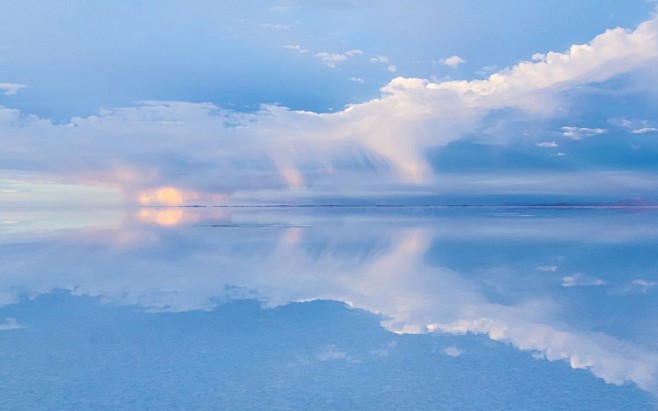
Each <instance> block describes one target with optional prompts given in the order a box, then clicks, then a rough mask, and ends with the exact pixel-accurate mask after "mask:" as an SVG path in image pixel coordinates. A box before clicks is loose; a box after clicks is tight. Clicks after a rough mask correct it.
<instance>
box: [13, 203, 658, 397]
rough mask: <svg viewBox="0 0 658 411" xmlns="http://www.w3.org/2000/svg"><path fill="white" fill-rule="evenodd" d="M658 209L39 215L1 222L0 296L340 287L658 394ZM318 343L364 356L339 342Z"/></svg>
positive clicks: (400, 328) (290, 298)
mask: <svg viewBox="0 0 658 411" xmlns="http://www.w3.org/2000/svg"><path fill="white" fill-rule="evenodd" d="M517 214H519V215H523V218H521V217H519V215H517ZM9 217H11V216H9ZM9 217H7V218H9ZM14 217H15V216H14ZM14 217H11V219H12V221H14V219H15V218H14ZM3 220H4V217H3ZM23 220H25V219H23ZM21 221H22V220H21V219H20V218H19V219H17V224H18V225H20V224H21ZM32 221H37V219H33V220H32ZM656 223H658V215H656V214H655V213H654V212H648V213H646V214H642V215H637V214H628V213H626V214H624V213H620V212H617V211H615V212H611V211H604V210H597V211H592V210H590V211H582V210H581V211H573V212H568V211H564V210H559V211H555V210H523V211H522V212H521V213H515V212H512V213H508V212H505V213H501V212H499V210H489V209H477V210H456V209H441V208H401V209H374V208H354V209H319V208H313V209H299V208H292V209H281V208H279V209H277V208H247V209H241V208H197V209H190V208H144V209H135V210H129V211H128V212H127V213H126V215H125V216H124V217H123V219H122V220H120V222H118V223H117V222H116V221H115V223H114V224H101V223H100V222H99V223H98V224H96V225H95V226H94V225H92V226H89V227H80V226H75V228H73V229H65V228H62V227H57V226H52V225H49V226H47V227H43V228H40V227H38V226H34V225H33V226H31V227H30V228H31V231H29V233H30V235H29V236H27V237H26V236H25V235H24V236H23V237H22V239H21V241H12V238H13V237H11V236H12V235H13V232H11V233H6V232H0V236H1V237H2V238H0V240H1V244H2V246H1V247H0V252H1V253H2V256H1V259H0V261H1V262H0V270H1V271H2V272H3V273H4V275H3V276H2V277H0V303H2V304H3V305H5V306H9V305H12V304H17V303H19V302H20V301H22V299H23V298H25V297H29V298H35V297H36V296H38V295H41V294H44V293H50V292H52V291H53V290H57V289H65V290H69V291H70V293H71V294H73V295H87V296H94V297H99V298H101V300H102V301H104V302H107V303H110V304H113V305H115V304H118V305H132V306H139V307H143V308H145V309H147V310H148V311H152V312H186V311H195V310H206V311H208V310H212V309H214V307H216V306H217V305H218V304H220V303H221V302H223V301H228V300H235V299H257V300H259V301H261V303H262V304H263V305H264V306H265V307H279V306H285V305H288V304H290V303H292V302H303V301H313V300H332V301H339V302H343V303H346V304H347V305H349V306H350V307H354V308H358V309H362V310H366V311H368V312H371V313H375V314H377V315H379V316H380V317H381V325H382V326H383V327H385V329H387V330H388V331H391V332H393V333H396V334H422V333H428V332H431V333H448V334H466V333H472V334H484V335H487V336H488V337H489V338H490V339H492V340H496V341H502V342H506V343H509V344H511V345H512V346H514V347H516V348H518V349H519V350H522V351H530V352H532V353H533V355H534V356H535V357H537V358H546V359H548V360H551V361H553V360H564V361H566V362H568V364H569V365H570V366H571V367H572V368H575V369H588V370H590V371H591V372H592V373H593V374H594V375H595V376H597V377H599V378H601V379H603V380H605V381H606V382H607V383H611V384H624V383H629V382H630V383H634V384H636V385H637V386H638V387H640V388H641V389H642V390H645V391H647V392H650V393H652V394H653V395H658V350H657V349H656V346H655V343H651V341H655V340H656V337H658V324H656V323H655V320H651V318H656V316H655V314H656V309H655V307H656V299H657V297H656V294H655V287H650V286H648V285H647V284H654V283H655V282H656V280H657V278H656V273H658V259H655V257H654V258H652V256H655V255H658V253H653V252H655V251H658V250H657V248H658V246H655V245H654V244H655V243H656V241H655V240H656V239H657V238H658V224H656ZM13 225H16V224H13ZM13 225H12V226H13ZM574 227H576V228H577V230H574ZM611 254H613V255H614V261H615V263H614V264H612V263H610V262H609V261H607V260H606V258H610V255H611ZM606 256H608V257H606ZM584 270H586V271H584ZM565 279H571V280H569V281H567V280H565ZM592 279H596V281H595V282H594V280H592ZM640 281H642V282H641V283H640ZM565 282H568V284H567V285H565ZM638 284H640V286H642V285H644V286H642V287H640V286H638ZM576 285H580V287H575V286H576ZM588 285H596V287H589V286H588ZM638 288H642V289H641V290H639V291H638V290H637V289H638ZM592 293H596V294H595V295H594V294H592ZM593 295H594V296H595V298H594V297H593ZM600 305H604V306H606V307H607V308H606V309H599V306H600ZM652 313H653V314H654V315H653V317H649V318H647V315H650V314H652ZM10 320H11V321H8V320H6V321H5V323H4V324H0V325H2V326H3V327H5V329H9V327H10V326H12V324H13V325H15V326H16V327H18V326H19V324H22V323H21V319H20V318H18V319H17V320H16V319H13V318H11V319H10ZM381 352H383V351H381ZM444 354H445V355H447V356H450V357H454V358H457V357H460V356H461V355H462V350H461V349H460V348H459V347H457V346H454V345H451V346H448V347H444ZM309 358H316V359H321V360H322V359H324V360H330V359H331V360H337V359H338V360H340V359H342V360H346V359H350V361H356V357H354V356H352V355H351V354H349V353H347V352H345V351H342V350H341V349H340V347H336V346H331V345H329V346H327V347H326V349H325V350H323V351H321V352H319V353H316V354H315V357H312V356H311V357H309Z"/></svg>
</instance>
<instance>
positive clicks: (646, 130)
mask: <svg viewBox="0 0 658 411" xmlns="http://www.w3.org/2000/svg"><path fill="white" fill-rule="evenodd" d="M657 131H658V128H655V127H642V128H636V129H634V130H631V133H633V134H646V133H655V132H657Z"/></svg>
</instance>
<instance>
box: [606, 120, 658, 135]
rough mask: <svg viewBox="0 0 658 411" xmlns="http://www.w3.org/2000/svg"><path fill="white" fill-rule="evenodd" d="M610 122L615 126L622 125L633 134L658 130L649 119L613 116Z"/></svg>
mask: <svg viewBox="0 0 658 411" xmlns="http://www.w3.org/2000/svg"><path fill="white" fill-rule="evenodd" d="M608 122H609V123H610V124H612V125H614V126H618V127H622V128H624V129H626V130H627V131H628V132H630V133H632V134H646V133H654V132H657V131H658V128H656V127H652V126H651V125H650V124H649V122H648V121H647V120H631V119H627V118H613V119H610V120H608Z"/></svg>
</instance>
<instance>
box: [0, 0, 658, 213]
mask: <svg viewBox="0 0 658 411" xmlns="http://www.w3.org/2000/svg"><path fill="white" fill-rule="evenodd" d="M572 3H573V4H572ZM654 10H655V3H653V2H647V1H626V2H623V3H620V2H616V1H579V2H563V1H544V2H525V1H509V2H505V3H504V4H492V3H491V2H484V1H442V2H431V3H428V2H424V1H411V2H404V3H401V2H397V1H383V2H376V1H367V0H363V1H359V0H354V1H347V0H345V1H292V0H290V1H251V2H221V3H218V2H210V1H195V2H182V1H157V2H156V1H141V2H132V1H131V2H129V1H123V2H111V3H108V2H83V1H77V2H67V3H66V5H62V4H61V3H58V2H51V1H27V2H19V3H14V4H9V5H5V6H4V7H3V14H2V16H1V17H0V107H1V108H0V142H1V143H2V145H3V147H4V149H3V150H2V152H1V153H0V195H2V196H3V197H4V198H3V201H4V202H6V203H22V202H25V201H41V200H43V199H44V198H46V197H47V196H46V197H44V196H43V195H42V193H43V192H48V193H51V192H53V190H55V191H56V192H57V190H61V191H60V192H61V193H62V196H61V197H62V198H66V199H74V200H75V201H78V200H79V199H84V198H89V197H90V195H89V193H90V191H88V190H89V189H90V187H91V188H93V190H94V191H93V193H94V194H93V195H91V197H93V198H100V199H102V201H101V200H99V202H107V201H109V200H107V199H108V198H110V197H114V198H116V201H121V202H127V203H136V202H142V203H143V204H161V203H165V204H182V203H192V202H195V203H218V202H219V203H240V202H249V201H281V200H285V201H308V199H313V198H318V197H321V196H330V197H337V196H342V197H366V198H372V197H377V198H383V197H392V198H397V197H400V196H402V197H405V196H407V197H408V196H428V195H430V196H431V195H438V196H443V197H446V198H473V197H477V196H484V197H486V196H501V195H503V196H515V198H521V199H523V198H527V199H543V198H556V197H560V198H566V199H578V200H583V199H587V198H593V199H608V200H615V199H625V198H644V199H649V200H656V196H655V194H653V193H655V192H656V188H658V187H656V186H657V184H656V183H655V182H654V180H655V174H656V172H657V171H658V169H657V166H658V161H656V159H658V130H657V128H658V121H657V120H655V119H656V111H657V109H658V107H656V104H655V101H656V99H655V97H656V96H655V94H656V92H655V91H654V90H658V88H657V87H655V86H656V78H657V77H656V72H657V71H656V69H657V68H658V64H657V61H656V58H657V57H658V41H657V40H656V33H658V22H657V21H656V20H655V18H654V17H653V15H654V14H653V13H654ZM574 45H581V46H576V47H574ZM592 182H596V183H594V184H593V183H592ZM99 190H100V191H103V193H102V194H98V191H99ZM48 198H50V197H48ZM49 201H50V200H49Z"/></svg>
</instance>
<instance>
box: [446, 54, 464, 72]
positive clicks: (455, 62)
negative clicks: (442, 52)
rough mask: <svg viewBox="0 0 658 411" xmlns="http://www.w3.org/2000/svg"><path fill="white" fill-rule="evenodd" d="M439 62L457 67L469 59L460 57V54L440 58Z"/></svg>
mask: <svg viewBox="0 0 658 411" xmlns="http://www.w3.org/2000/svg"><path fill="white" fill-rule="evenodd" d="M439 62H440V63H441V64H443V65H444V66H448V67H451V68H453V69H455V68H457V66H459V65H460V64H464V63H466V62H467V61H466V60H464V59H463V58H461V57H459V56H450V57H448V58H444V59H441V60H439Z"/></svg>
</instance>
